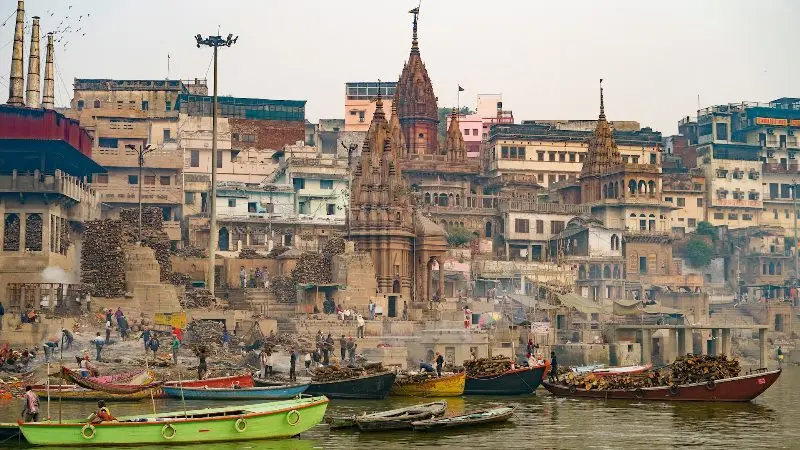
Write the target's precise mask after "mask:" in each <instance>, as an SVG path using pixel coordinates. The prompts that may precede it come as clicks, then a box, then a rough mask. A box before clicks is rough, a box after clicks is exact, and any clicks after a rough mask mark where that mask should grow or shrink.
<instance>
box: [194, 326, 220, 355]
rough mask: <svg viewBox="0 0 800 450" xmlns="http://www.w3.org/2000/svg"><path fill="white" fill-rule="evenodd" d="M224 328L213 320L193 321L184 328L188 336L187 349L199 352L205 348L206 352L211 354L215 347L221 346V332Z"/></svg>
mask: <svg viewBox="0 0 800 450" xmlns="http://www.w3.org/2000/svg"><path fill="white" fill-rule="evenodd" d="M224 328H225V326H224V325H223V324H222V323H221V322H217V321H215V320H193V321H191V322H190V323H189V326H188V327H187V328H186V332H187V334H188V335H189V348H191V349H192V350H195V351H197V350H199V349H200V347H205V349H206V351H208V352H212V351H213V350H215V349H216V347H218V346H221V345H222V332H223V330H224Z"/></svg>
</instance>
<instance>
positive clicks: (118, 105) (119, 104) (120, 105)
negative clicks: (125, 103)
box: [117, 100, 122, 109]
mask: <svg viewBox="0 0 800 450" xmlns="http://www.w3.org/2000/svg"><path fill="white" fill-rule="evenodd" d="M117 109H122V100H117Z"/></svg>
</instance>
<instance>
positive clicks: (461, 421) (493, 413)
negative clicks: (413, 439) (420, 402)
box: [411, 407, 514, 431]
mask: <svg viewBox="0 0 800 450" xmlns="http://www.w3.org/2000/svg"><path fill="white" fill-rule="evenodd" d="M512 415H514V408H508V407H500V408H491V409H486V410H483V411H473V412H471V413H467V414H462V415H458V416H451V417H440V418H436V419H427V420H418V421H415V422H411V426H412V427H413V428H414V430H415V431H428V430H440V429H443V428H456V427H466V426H470V427H472V426H476V425H484V424H488V423H498V422H505V421H507V420H508V419H510V418H511V416H512Z"/></svg>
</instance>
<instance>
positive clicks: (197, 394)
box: [162, 384, 308, 400]
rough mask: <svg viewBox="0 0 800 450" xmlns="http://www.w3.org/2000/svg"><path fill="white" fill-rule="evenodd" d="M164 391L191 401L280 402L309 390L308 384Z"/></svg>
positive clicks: (167, 388)
mask: <svg viewBox="0 0 800 450" xmlns="http://www.w3.org/2000/svg"><path fill="white" fill-rule="evenodd" d="M162 389H163V391H164V394H165V395H166V396H167V397H174V398H181V397H183V398H184V399H191V400H279V399H287V398H295V397H297V396H298V395H300V394H302V393H303V392H305V390H306V389H308V384H286V385H282V386H272V387H249V388H239V389H231V388H190V387H183V388H182V387H179V386H178V387H176V386H164V387H163V388H162Z"/></svg>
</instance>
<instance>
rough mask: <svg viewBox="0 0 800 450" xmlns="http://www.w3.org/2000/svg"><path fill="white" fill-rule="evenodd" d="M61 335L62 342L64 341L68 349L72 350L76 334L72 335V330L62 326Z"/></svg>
mask: <svg viewBox="0 0 800 450" xmlns="http://www.w3.org/2000/svg"><path fill="white" fill-rule="evenodd" d="M61 335H62V336H63V337H62V339H63V341H62V342H63V343H64V346H65V347H66V348H67V350H72V341H73V340H74V339H75V338H74V336H73V335H72V332H70V331H69V330H67V329H66V328H62V329H61Z"/></svg>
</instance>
